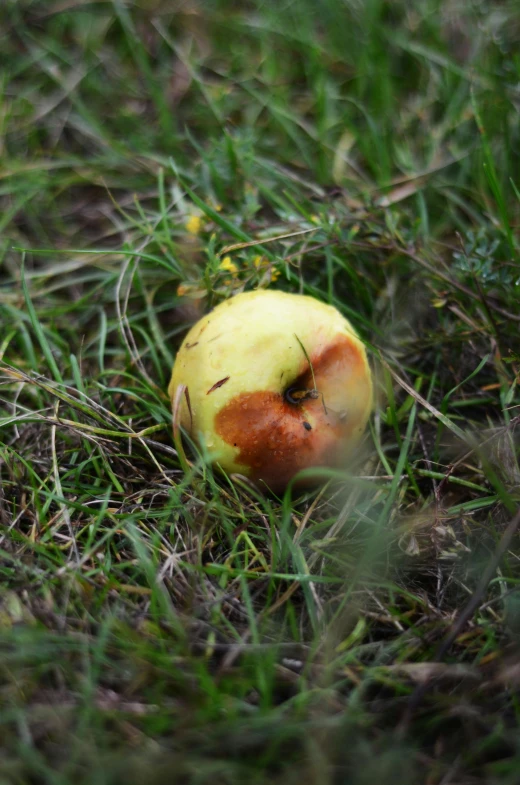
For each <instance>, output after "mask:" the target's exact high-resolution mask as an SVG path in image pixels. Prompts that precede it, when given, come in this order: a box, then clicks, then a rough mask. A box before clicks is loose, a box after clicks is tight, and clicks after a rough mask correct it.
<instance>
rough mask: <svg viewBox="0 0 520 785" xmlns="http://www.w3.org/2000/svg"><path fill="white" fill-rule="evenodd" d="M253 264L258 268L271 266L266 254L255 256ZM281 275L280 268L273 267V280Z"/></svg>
mask: <svg viewBox="0 0 520 785" xmlns="http://www.w3.org/2000/svg"><path fill="white" fill-rule="evenodd" d="M253 264H254V266H255V267H256V269H257V270H262V269H267V268H268V267H269V262H268V261H267V259H266V258H265V256H255V258H254V259H253ZM280 275H281V273H280V271H279V270H275V269H274V268H273V267H271V281H276V279H277V278H279V277H280Z"/></svg>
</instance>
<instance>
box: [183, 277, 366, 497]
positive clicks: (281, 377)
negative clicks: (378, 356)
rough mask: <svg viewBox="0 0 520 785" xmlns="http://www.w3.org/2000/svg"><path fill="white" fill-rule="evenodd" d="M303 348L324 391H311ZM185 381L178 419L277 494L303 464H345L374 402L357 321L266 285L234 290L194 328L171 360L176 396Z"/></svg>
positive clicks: (229, 464)
mask: <svg viewBox="0 0 520 785" xmlns="http://www.w3.org/2000/svg"><path fill="white" fill-rule="evenodd" d="M298 339H299V340H298ZM302 346H303V347H305V351H306V352H307V355H308V357H309V358H310V361H311V364H312V368H313V370H314V376H315V381H316V389H317V390H318V393H319V394H318V395H316V397H312V396H311V395H309V393H307V394H306V393H305V391H306V390H307V391H310V390H313V389H314V384H313V377H312V372H311V368H310V367H309V363H308V361H307V358H306V357H305V352H304V351H303V349H302ZM179 385H186V387H187V389H188V394H189V406H188V403H187V400H186V396H185V395H183V396H182V401H181V405H180V424H181V426H182V427H183V428H184V429H185V430H186V431H187V432H188V433H190V435H191V436H192V438H194V439H195V440H196V441H198V442H199V443H201V442H203V443H204V445H205V447H206V449H207V451H208V453H209V456H210V459H211V461H212V463H216V464H218V465H219V466H220V467H221V468H222V469H223V470H224V471H226V472H227V473H240V474H243V475H245V476H247V477H249V478H250V479H251V480H252V481H253V482H254V483H255V484H256V485H257V486H259V487H263V488H264V489H265V488H266V486H267V488H269V489H270V490H271V491H273V492H275V493H278V492H280V491H282V490H283V489H284V488H285V486H286V485H287V483H288V482H289V481H290V480H291V478H292V477H293V476H294V475H295V474H296V473H297V472H299V471H300V470H301V469H307V468H310V467H317V466H329V467H342V466H344V462H345V461H346V459H347V458H348V456H349V455H350V454H352V452H353V450H354V449H355V447H356V445H357V444H358V442H359V439H360V437H361V436H362V434H363V431H364V429H365V426H366V423H367V420H368V417H369V415H370V411H371V408H372V380H371V373H370V368H369V365H368V361H367V357H366V352H365V347H364V346H363V344H362V342H361V341H360V339H359V338H358V336H357V335H356V333H355V331H354V329H353V327H352V325H351V324H350V323H349V322H348V321H347V320H346V319H345V318H344V317H343V316H342V315H341V314H340V313H339V311H338V310H337V309H336V308H334V307H332V306H330V305H325V304H324V303H322V302H320V301H319V300H316V299H315V298H314V297H307V296H304V295H299V294H287V293H285V292H279V291H274V290H273V291H271V290H266V289H258V290H256V291H253V292H246V293H242V294H238V295H235V296H234V297H232V298H231V299H229V300H226V301H225V302H223V303H221V304H220V305H218V306H217V307H216V308H215V309H214V310H213V311H211V312H210V313H209V314H207V315H206V316H204V317H203V318H202V319H200V321H198V322H197V323H196V324H195V325H194V326H193V327H192V328H191V330H190V331H189V333H188V334H187V336H186V338H185V339H184V341H183V343H182V346H181V348H180V349H179V352H178V354H177V357H176V360H175V364H174V367H173V373H172V378H171V381H170V384H169V387H168V393H169V395H170V397H171V399H172V401H173V400H174V399H175V394H176V390H177V388H178V386H179ZM287 391H289V392H287ZM298 391H300V393H299V395H298Z"/></svg>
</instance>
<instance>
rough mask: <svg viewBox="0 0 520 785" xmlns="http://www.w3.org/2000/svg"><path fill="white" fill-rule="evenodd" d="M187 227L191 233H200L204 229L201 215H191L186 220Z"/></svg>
mask: <svg viewBox="0 0 520 785" xmlns="http://www.w3.org/2000/svg"><path fill="white" fill-rule="evenodd" d="M186 229H187V230H188V232H189V233H190V234H199V233H200V230H201V229H202V218H201V217H200V215H190V217H189V218H188V220H187V221H186Z"/></svg>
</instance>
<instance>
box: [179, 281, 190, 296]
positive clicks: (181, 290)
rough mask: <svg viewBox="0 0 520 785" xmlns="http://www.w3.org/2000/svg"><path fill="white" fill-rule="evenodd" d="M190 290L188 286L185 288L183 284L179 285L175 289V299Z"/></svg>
mask: <svg viewBox="0 0 520 785" xmlns="http://www.w3.org/2000/svg"><path fill="white" fill-rule="evenodd" d="M189 290H190V287H189V286H186V284H184V283H180V284H179V285H178V287H177V297H184V295H185V294H187V293H188V292H189Z"/></svg>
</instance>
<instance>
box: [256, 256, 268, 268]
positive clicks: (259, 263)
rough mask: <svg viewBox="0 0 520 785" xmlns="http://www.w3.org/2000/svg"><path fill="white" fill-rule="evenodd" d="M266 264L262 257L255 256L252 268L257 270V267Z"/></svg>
mask: <svg viewBox="0 0 520 785" xmlns="http://www.w3.org/2000/svg"><path fill="white" fill-rule="evenodd" d="M266 263H267V259H266V258H265V257H264V256H255V258H254V259H253V264H254V266H255V267H256V268H257V269H258V268H259V267H263V266H264V265H265V264H266Z"/></svg>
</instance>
